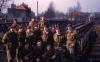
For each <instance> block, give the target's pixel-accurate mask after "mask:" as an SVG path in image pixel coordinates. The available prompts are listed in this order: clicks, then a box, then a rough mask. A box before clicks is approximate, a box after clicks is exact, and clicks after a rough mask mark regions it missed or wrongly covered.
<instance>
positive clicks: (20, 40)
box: [17, 25, 26, 62]
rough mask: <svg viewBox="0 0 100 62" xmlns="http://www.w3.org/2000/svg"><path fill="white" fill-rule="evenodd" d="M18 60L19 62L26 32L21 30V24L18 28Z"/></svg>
mask: <svg viewBox="0 0 100 62" xmlns="http://www.w3.org/2000/svg"><path fill="white" fill-rule="evenodd" d="M17 34H18V47H19V48H18V62H21V56H22V55H21V51H22V48H23V47H24V44H25V39H26V33H25V31H23V28H22V26H21V25H20V26H19V30H18V33H17Z"/></svg>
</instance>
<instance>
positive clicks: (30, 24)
mask: <svg viewBox="0 0 100 62" xmlns="http://www.w3.org/2000/svg"><path fill="white" fill-rule="evenodd" d="M34 24H36V22H35V21H30V22H29V26H30V27H31V31H32V32H34V27H33V26H34Z"/></svg>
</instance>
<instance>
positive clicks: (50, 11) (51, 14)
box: [44, 2, 55, 18]
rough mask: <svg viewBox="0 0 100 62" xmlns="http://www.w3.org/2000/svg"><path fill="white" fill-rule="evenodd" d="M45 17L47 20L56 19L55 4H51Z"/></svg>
mask: <svg viewBox="0 0 100 62" xmlns="http://www.w3.org/2000/svg"><path fill="white" fill-rule="evenodd" d="M44 16H45V17H46V18H54V17H55V9H54V3H53V2H51V3H50V5H49V7H48V9H47V11H46V12H45V14H44Z"/></svg>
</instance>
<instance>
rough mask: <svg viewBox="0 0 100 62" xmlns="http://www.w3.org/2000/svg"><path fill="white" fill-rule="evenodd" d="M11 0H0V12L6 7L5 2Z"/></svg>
mask: <svg viewBox="0 0 100 62" xmlns="http://www.w3.org/2000/svg"><path fill="white" fill-rule="evenodd" d="M9 1H11V0H0V12H1V10H3V9H5V8H6V7H7V3H8V2H9Z"/></svg>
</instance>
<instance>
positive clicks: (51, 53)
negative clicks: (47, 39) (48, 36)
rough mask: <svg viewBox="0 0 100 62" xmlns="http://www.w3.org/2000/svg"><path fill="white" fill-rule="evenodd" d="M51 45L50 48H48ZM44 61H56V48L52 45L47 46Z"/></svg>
mask: <svg viewBox="0 0 100 62" xmlns="http://www.w3.org/2000/svg"><path fill="white" fill-rule="evenodd" d="M48 46H49V48H48ZM43 59H44V62H54V61H55V60H56V53H55V50H54V49H53V48H52V47H51V45H47V48H46V49H45V51H44V54H43Z"/></svg>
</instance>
